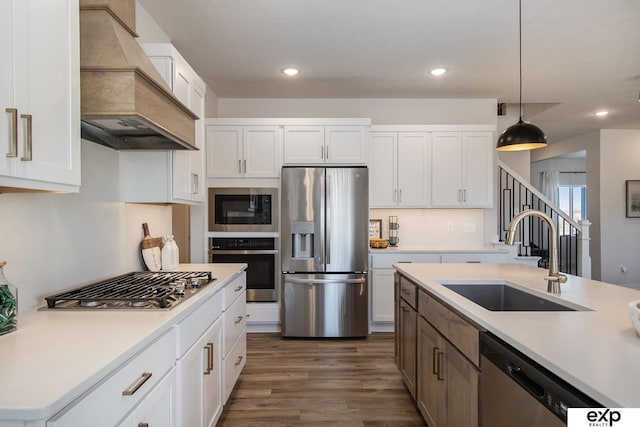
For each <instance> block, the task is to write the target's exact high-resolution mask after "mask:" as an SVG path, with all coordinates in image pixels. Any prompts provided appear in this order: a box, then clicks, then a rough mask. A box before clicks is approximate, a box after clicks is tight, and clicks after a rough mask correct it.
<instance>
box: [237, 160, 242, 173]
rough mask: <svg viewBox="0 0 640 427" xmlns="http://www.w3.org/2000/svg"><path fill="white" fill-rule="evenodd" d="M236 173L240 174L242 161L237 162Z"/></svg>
mask: <svg viewBox="0 0 640 427" xmlns="http://www.w3.org/2000/svg"><path fill="white" fill-rule="evenodd" d="M238 173H239V174H242V160H238Z"/></svg>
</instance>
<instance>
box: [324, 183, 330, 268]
mask: <svg viewBox="0 0 640 427" xmlns="http://www.w3.org/2000/svg"><path fill="white" fill-rule="evenodd" d="M325 187H326V190H325V191H326V197H325V203H327V204H328V201H330V200H331V175H329V174H328V173H327V176H326V180H325ZM324 223H325V230H324V233H323V235H324V240H325V243H324V244H325V250H324V263H325V264H326V265H329V264H331V209H330V208H329V207H327V209H325V221H324Z"/></svg>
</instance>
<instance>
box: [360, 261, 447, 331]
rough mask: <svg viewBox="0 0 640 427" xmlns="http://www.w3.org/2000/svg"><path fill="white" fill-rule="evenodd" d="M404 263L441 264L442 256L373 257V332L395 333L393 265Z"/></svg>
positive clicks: (371, 327)
mask: <svg viewBox="0 0 640 427" xmlns="http://www.w3.org/2000/svg"><path fill="white" fill-rule="evenodd" d="M398 262H400V263H402V262H435V263H439V262H440V254H427V253H422V254H374V255H371V273H370V284H371V286H370V290H371V292H370V295H371V318H370V319H369V320H370V329H371V332H393V329H394V321H395V318H394V316H395V305H394V295H393V292H394V289H393V278H394V273H395V269H394V268H393V264H395V263H398Z"/></svg>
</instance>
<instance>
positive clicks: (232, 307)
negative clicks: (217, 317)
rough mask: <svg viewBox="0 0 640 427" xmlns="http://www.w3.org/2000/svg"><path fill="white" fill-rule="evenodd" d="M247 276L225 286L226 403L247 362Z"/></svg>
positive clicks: (223, 315) (223, 356)
mask: <svg viewBox="0 0 640 427" xmlns="http://www.w3.org/2000/svg"><path fill="white" fill-rule="evenodd" d="M246 291H247V275H246V273H243V274H242V275H241V276H238V277H237V278H236V279H235V280H233V281H232V282H230V283H229V284H227V285H226V286H225V289H224V291H223V293H224V312H223V314H222V324H223V330H224V338H223V343H222V363H223V367H224V368H223V371H222V373H223V403H226V402H227V400H228V399H229V396H230V395H231V391H233V386H234V385H235V383H236V381H237V380H238V377H239V376H240V372H241V371H242V368H244V365H245V363H246V362H247V302H246V301H247V297H246V294H247V292H246Z"/></svg>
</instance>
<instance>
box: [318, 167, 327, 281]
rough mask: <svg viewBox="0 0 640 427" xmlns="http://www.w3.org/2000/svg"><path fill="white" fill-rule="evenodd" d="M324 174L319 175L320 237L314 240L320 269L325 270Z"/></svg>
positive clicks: (325, 185) (325, 184)
mask: <svg viewBox="0 0 640 427" xmlns="http://www.w3.org/2000/svg"><path fill="white" fill-rule="evenodd" d="M326 179H327V178H326V176H325V175H324V174H322V176H321V177H320V194H322V197H321V198H320V236H319V237H320V238H319V239H316V242H318V249H319V251H318V253H319V259H320V262H319V263H320V266H319V267H320V269H321V270H320V271H325V265H326V263H327V261H326V258H325V256H326V255H325V244H326V240H327V239H326V235H327V234H326V230H325V224H326V222H325V215H326V213H325V211H326V203H327V202H326V198H325V196H324V195H325V191H326V187H327V183H326Z"/></svg>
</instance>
